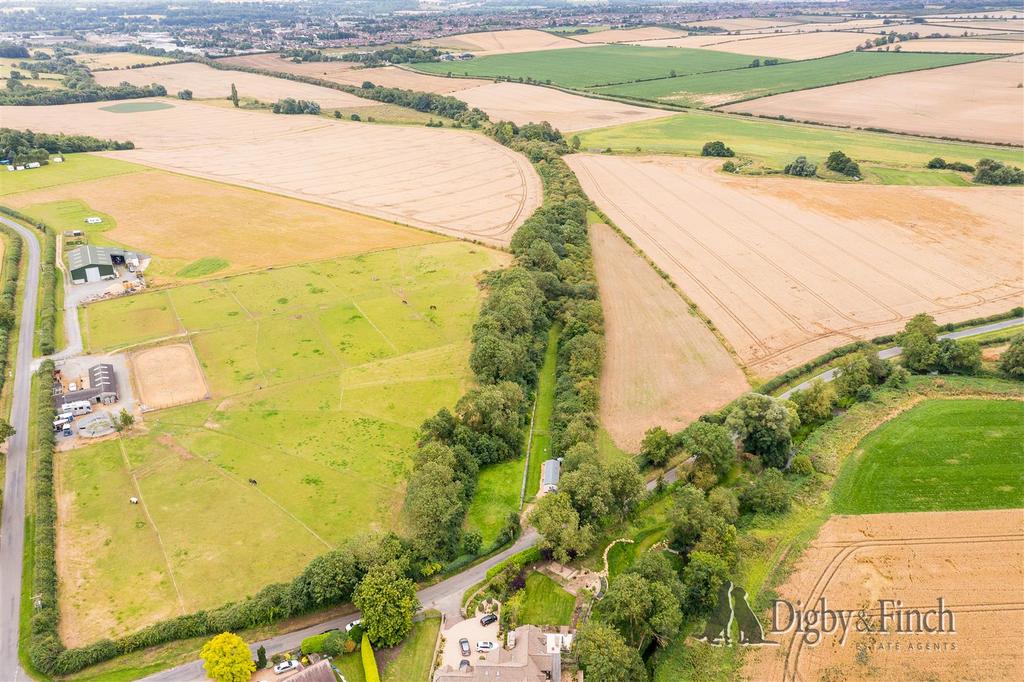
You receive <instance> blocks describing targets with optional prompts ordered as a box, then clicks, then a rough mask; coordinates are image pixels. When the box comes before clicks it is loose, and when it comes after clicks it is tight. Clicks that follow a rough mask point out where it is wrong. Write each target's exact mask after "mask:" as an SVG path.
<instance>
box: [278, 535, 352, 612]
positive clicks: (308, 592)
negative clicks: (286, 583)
mask: <svg viewBox="0 0 1024 682" xmlns="http://www.w3.org/2000/svg"><path fill="white" fill-rule="evenodd" d="M363 573H364V571H363V569H362V567H361V566H360V565H359V563H358V561H357V560H356V557H355V556H354V555H353V554H352V552H351V551H349V548H348V547H342V548H339V549H334V550H331V551H329V552H327V553H325V554H321V555H320V556H318V557H316V558H315V559H313V560H312V561H310V562H309V564H307V565H306V568H305V570H303V571H302V573H301V574H300V575H299V577H298V578H297V579H296V581H295V583H296V586H297V587H298V588H299V589H300V590H301V592H302V593H303V596H304V597H305V600H307V602H308V603H310V604H316V605H318V606H329V605H333V604H341V603H342V602H346V601H348V600H349V599H351V598H352V592H353V590H355V588H356V585H358V584H359V581H360V579H362V577H363Z"/></svg>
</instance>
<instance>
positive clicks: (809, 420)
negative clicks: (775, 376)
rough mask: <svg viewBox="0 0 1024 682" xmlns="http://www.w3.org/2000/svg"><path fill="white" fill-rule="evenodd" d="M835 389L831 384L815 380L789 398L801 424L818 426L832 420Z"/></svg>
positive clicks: (835, 396)
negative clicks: (794, 405) (794, 406)
mask: <svg viewBox="0 0 1024 682" xmlns="http://www.w3.org/2000/svg"><path fill="white" fill-rule="evenodd" d="M836 399H837V395H836V388H835V386H834V385H833V384H832V383H831V382H828V383H827V382H824V381H822V380H820V379H816V380H815V381H813V382H811V385H810V386H808V387H807V388H805V389H804V390H802V391H797V392H796V393H794V394H793V396H792V397H791V398H790V400H792V401H793V402H794V403H795V404H796V411H797V414H798V415H800V423H801V424H820V423H822V422H824V421H827V420H829V419H831V418H832V409H833V408H834V407H835V405H836Z"/></svg>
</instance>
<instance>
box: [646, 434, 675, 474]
mask: <svg viewBox="0 0 1024 682" xmlns="http://www.w3.org/2000/svg"><path fill="white" fill-rule="evenodd" d="M677 450H678V446H677V445H676V443H675V441H674V440H673V439H672V436H671V434H669V432H668V431H666V430H665V429H664V428H662V427H660V426H655V427H652V428H650V429H647V432H646V433H644V439H643V440H642V441H640V456H641V457H642V458H643V460H644V461H645V462H647V463H648V464H650V465H651V466H655V467H660V466H664V465H665V464H666V463H667V462H668V461H669V460H670V459H671V458H672V456H673V455H675V454H676V451H677Z"/></svg>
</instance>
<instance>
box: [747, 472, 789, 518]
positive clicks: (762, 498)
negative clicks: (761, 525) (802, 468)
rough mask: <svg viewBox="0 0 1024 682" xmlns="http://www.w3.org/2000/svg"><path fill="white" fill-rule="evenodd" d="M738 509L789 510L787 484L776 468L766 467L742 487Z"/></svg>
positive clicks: (755, 511)
mask: <svg viewBox="0 0 1024 682" xmlns="http://www.w3.org/2000/svg"><path fill="white" fill-rule="evenodd" d="M740 509H741V510H742V511H744V512H753V513H755V514H756V513H765V514H781V513H783V512H785V511H788V510H789V486H788V485H787V484H786V479H785V478H783V476H782V473H781V472H780V471H778V470H777V469H766V470H765V471H764V473H762V474H761V475H760V476H758V477H757V478H755V479H754V480H753V481H751V483H750V484H749V485H748V486H747V487H746V488H744V489H743V492H742V493H741V494H740Z"/></svg>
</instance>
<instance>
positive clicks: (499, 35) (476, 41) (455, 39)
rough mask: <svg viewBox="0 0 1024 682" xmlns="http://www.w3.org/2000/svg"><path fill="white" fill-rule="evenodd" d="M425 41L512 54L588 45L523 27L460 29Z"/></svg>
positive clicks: (481, 52)
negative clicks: (482, 29) (462, 31)
mask: <svg viewBox="0 0 1024 682" xmlns="http://www.w3.org/2000/svg"><path fill="white" fill-rule="evenodd" d="M420 42H421V44H423V45H435V46H437V47H448V48H453V49H456V50H466V51H467V52H473V53H475V54H477V55H478V56H480V55H487V54H510V53H512V52H533V51H534V50H560V49H564V48H571V47H584V46H585V45H584V44H583V43H578V42H576V41H575V40H567V39H566V38H560V37H559V36H556V35H553V34H551V33H546V32H545V31H535V30H533V29H529V28H519V29H513V30H509V31H480V32H478V33H460V34H458V35H454V36H445V37H443V38H433V39H431V40H423V41H420Z"/></svg>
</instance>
